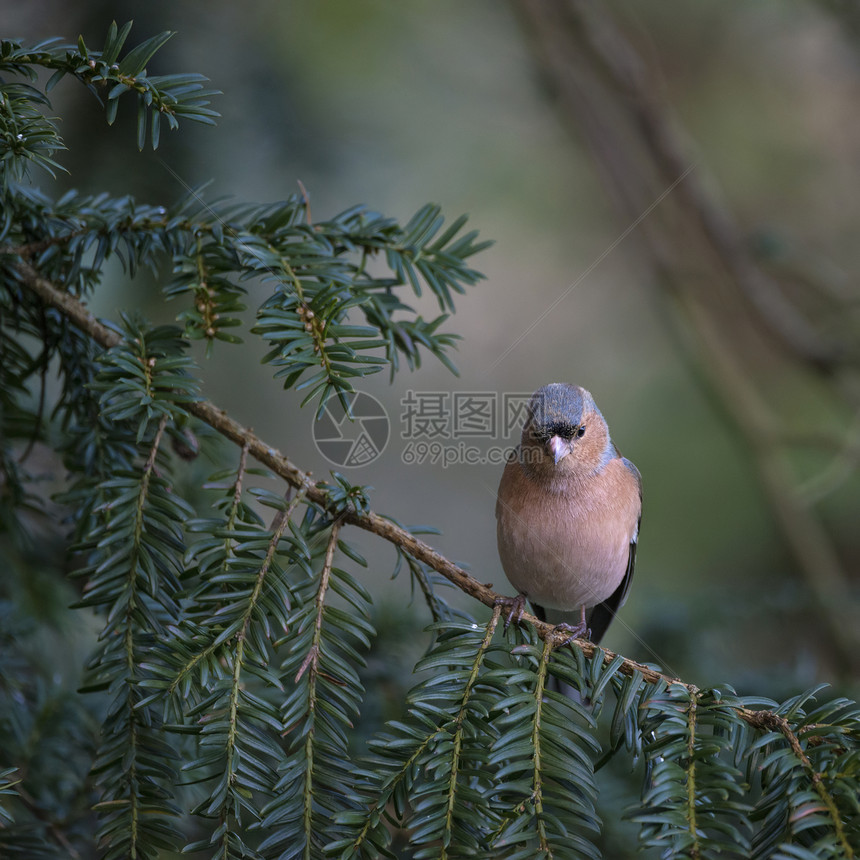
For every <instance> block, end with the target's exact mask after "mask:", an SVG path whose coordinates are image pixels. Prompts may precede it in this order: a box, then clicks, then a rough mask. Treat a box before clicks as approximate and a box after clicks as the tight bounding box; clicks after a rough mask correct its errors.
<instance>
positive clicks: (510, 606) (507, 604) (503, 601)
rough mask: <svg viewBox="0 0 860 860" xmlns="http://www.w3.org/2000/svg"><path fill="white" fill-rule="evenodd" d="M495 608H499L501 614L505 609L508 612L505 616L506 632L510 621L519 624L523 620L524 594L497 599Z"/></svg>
mask: <svg viewBox="0 0 860 860" xmlns="http://www.w3.org/2000/svg"><path fill="white" fill-rule="evenodd" d="M496 606H501V607H502V612H504V611H505V610H506V609H507V610H508V614H507V616H505V630H507V629H508V627H510V626H511V622H512V621H516V622H517V624H519V623H520V621H522V620H523V612H525V609H526V596H525V594H518V595H517V596H516V597H497V598H496Z"/></svg>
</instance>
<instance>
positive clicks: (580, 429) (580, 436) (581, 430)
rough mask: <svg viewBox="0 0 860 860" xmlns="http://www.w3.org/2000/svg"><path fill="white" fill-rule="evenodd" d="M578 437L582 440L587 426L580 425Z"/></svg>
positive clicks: (577, 432) (577, 429)
mask: <svg viewBox="0 0 860 860" xmlns="http://www.w3.org/2000/svg"><path fill="white" fill-rule="evenodd" d="M576 435H577V437H579V438H580V439H581V438H582V437H583V436H584V435H585V424H580V425H579V427H577V428H576Z"/></svg>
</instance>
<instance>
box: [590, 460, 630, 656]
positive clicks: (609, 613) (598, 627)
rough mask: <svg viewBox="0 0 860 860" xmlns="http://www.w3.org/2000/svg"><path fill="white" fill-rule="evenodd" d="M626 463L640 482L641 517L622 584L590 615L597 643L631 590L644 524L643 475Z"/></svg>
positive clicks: (594, 641) (626, 461) (592, 631)
mask: <svg viewBox="0 0 860 860" xmlns="http://www.w3.org/2000/svg"><path fill="white" fill-rule="evenodd" d="M621 460H622V462H623V463H624V465H625V466H626V467H627V468H628V469H629V470H630V471H631V472H632V473H633V476H634V477H635V478H636V481H637V483H638V484H639V519H638V520H637V521H636V537H635V538H634V539H633V540H632V541H630V554H629V555H628V556H627V570H626V571H625V573H624V579H622V580H621V584H620V585H619V586H618V588H616V589H615V591H614V592H613V593H612V594H611V595H610V597H609V598H607V599H606V600H604V601H603V603H598V604H597V606H595V607H594V608H593V609H592V610H591V612H590V614H589V616H588V626H589V627H590V628H591V641H592V642H593V643H594V644H595V645H597V644H598V643H599V642H600V640H601V639H602V638H603V634H604V633H606V629H607V628H608V627H609V624H610V623H611V621H612V619H613V618H614V617H615V614H616V613H617V612H618V610H619V609H620V608H621V607H622V606H623V605H624V601H625V600H627V592H628V591H630V583H631V582H632V581H633V570H634V568H635V567H636V544H637V542H638V540H639V526H640V525H641V524H642V476H641V475H640V474H639V470H638V469H637V468H636V467H635V466H634V465H633V464H632V463H631V462H630V461H629V460H628V459H627V458H626V457H622V458H621Z"/></svg>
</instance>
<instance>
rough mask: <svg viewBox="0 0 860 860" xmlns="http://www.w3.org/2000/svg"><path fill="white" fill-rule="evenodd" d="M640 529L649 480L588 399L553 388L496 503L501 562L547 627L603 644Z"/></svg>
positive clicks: (516, 603)
mask: <svg viewBox="0 0 860 860" xmlns="http://www.w3.org/2000/svg"><path fill="white" fill-rule="evenodd" d="M641 520H642V478H641V475H640V474H639V470H638V469H637V468H636V466H634V465H633V463H631V462H630V460H628V459H627V458H626V457H622V456H621V454H619V452H618V449H617V448H616V447H615V445H614V444H613V442H612V439H611V438H610V436H609V427H608V426H607V424H606V421H605V420H604V418H603V415H602V414H601V412H600V410H599V409H598V408H597V405H596V404H595V402H594V398H593V397H592V395H591V394H590V392H588V391H586V390H585V389H584V388H581V387H580V386H578V385H573V384H571V383H560V382H554V383H551V384H549V385H544V386H543V387H542V388H539V389H538V390H537V391H536V392H535V393H534V394H533V395H532V397H531V399H530V401H529V405H528V410H527V414H526V418H525V422H524V425H523V430H522V439H521V441H520V444H519V445H517V447H516V448H515V449H514V450H513V451H512V452H511V454H510V455H509V457H508V460H507V462H506V464H505V468H504V472H503V473H502V478H501V482H500V484H499V490H498V494H497V497H496V526H497V529H496V532H497V540H498V549H499V558H500V560H501V563H502V568H503V569H504V572H505V575H506V576H507V578H508V580H509V581H510V583H511V585H512V586H513V587H514V588H515V589H516V590H517V596H516V597H515V598H506V599H505V601H504V602H505V603H507V604H508V605H509V607H510V609H511V612H510V614H509V615H508V618H507V623H510V621H511V620H512V618H513V617H515V616H516V617H517V620H518V621H519V620H520V618H521V617H522V613H523V608H524V604H525V600H526V599H527V600H528V601H529V603H530V604H531V606H532V608H533V610H534V613H535V615H536V616H537V617H538V618H539V619H540V620H541V621H546V622H548V623H550V624H553V625H555V626H557V627H560V628H561V629H563V630H564V631H566V632H567V633H568V634H569V635H568V636H567V637H566V639H567V640H570V639H573V638H582V637H585V638H588V639H589V640H590V641H591V642H593V643H594V644H598V643H599V642H600V640H601V639H602V638H603V635H604V634H605V632H606V629H607V628H608V627H609V624H610V622H611V621H612V619H613V618H614V617H615V615H616V613H617V612H618V610H619V609H620V608H621V606H622V605H623V603H624V601H625V600H626V598H627V594H628V591H629V589H630V582H631V579H632V577H633V569H634V565H635V561H636V547H637V543H638V540H639V526H640V523H641Z"/></svg>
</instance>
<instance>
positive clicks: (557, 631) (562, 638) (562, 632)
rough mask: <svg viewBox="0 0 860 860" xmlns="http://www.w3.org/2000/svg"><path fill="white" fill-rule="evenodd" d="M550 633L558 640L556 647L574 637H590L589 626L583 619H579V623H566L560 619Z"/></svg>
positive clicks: (565, 643)
mask: <svg viewBox="0 0 860 860" xmlns="http://www.w3.org/2000/svg"><path fill="white" fill-rule="evenodd" d="M552 635H553V637H554V638H555V639H556V640H557V642H558V644H557V645H556V648H561V647H562V646H564V645H567V643H568V642H572V641H573V640H574V639H591V628H590V627H589V626H588V625H587V624H586V623H585V622H584V621H580V622H579V624H568V623H567V622H566V621H562V623H561V624H556V626H555V627H554V628H553V631H552Z"/></svg>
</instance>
